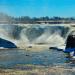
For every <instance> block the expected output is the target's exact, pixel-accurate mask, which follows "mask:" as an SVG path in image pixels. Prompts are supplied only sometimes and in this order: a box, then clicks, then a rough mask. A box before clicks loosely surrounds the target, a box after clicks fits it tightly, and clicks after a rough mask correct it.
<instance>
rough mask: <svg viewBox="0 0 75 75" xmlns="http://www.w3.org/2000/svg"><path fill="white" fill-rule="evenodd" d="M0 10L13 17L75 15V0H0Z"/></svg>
mask: <svg viewBox="0 0 75 75" xmlns="http://www.w3.org/2000/svg"><path fill="white" fill-rule="evenodd" d="M0 12H3V13H6V14H8V15H10V16H14V17H15V16H16V17H19V16H30V17H42V16H49V17H53V16H60V17H75V0H0Z"/></svg>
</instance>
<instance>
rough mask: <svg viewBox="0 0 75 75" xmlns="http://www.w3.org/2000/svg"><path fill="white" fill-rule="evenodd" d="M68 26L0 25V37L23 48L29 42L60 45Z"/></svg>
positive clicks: (68, 29)
mask: <svg viewBox="0 0 75 75" xmlns="http://www.w3.org/2000/svg"><path fill="white" fill-rule="evenodd" d="M69 31H70V28H69V27H67V26H59V25H58V26H56V25H53V26H52V25H26V26H22V25H0V37H1V38H3V39H6V40H9V41H11V42H13V43H15V44H16V45H17V46H18V47H20V48H24V47H25V46H26V45H29V44H39V45H40V44H48V45H62V44H64V43H65V39H66V36H67V34H68V32H69Z"/></svg>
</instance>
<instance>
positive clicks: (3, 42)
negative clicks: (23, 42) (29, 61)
mask: <svg viewBox="0 0 75 75" xmlns="http://www.w3.org/2000/svg"><path fill="white" fill-rule="evenodd" d="M0 47H3V48H17V46H16V45H15V44H14V43H12V42H10V41H8V40H5V39H2V38H0Z"/></svg>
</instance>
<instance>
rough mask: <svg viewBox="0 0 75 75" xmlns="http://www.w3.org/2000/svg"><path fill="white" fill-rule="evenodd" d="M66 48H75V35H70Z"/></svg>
mask: <svg viewBox="0 0 75 75" xmlns="http://www.w3.org/2000/svg"><path fill="white" fill-rule="evenodd" d="M66 48H75V37H74V35H69V36H68V38H67V42H66Z"/></svg>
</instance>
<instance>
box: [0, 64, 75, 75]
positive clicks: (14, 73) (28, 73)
mask: <svg viewBox="0 0 75 75" xmlns="http://www.w3.org/2000/svg"><path fill="white" fill-rule="evenodd" d="M26 67H27V66H26ZM28 67H32V69H27V70H21V69H16V68H14V69H0V75H75V69H65V68H64V67H48V68H46V67H43V66H42V67H41V66H30V65H28Z"/></svg>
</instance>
